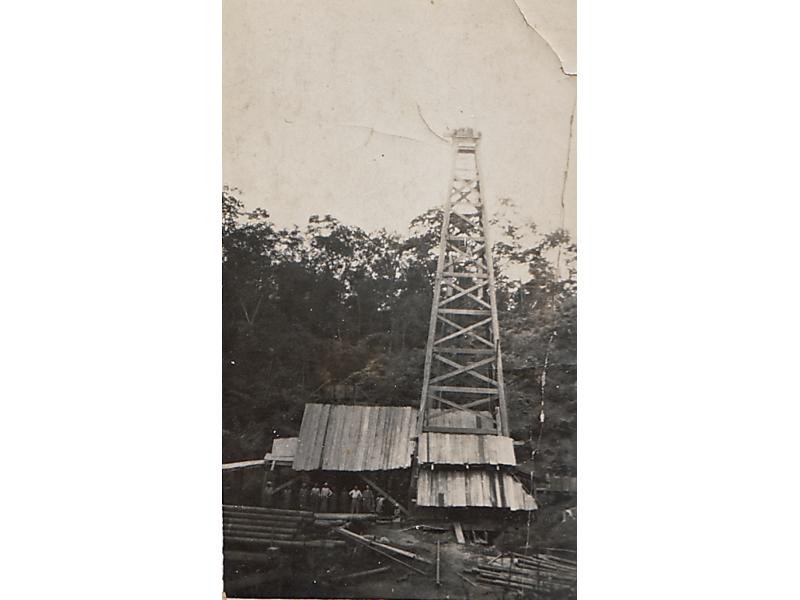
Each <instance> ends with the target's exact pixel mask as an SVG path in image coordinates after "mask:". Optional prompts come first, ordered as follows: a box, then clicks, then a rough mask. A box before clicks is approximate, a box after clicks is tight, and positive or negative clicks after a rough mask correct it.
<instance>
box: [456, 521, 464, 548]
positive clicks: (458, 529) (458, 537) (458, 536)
mask: <svg viewBox="0 0 800 600" xmlns="http://www.w3.org/2000/svg"><path fill="white" fill-rule="evenodd" d="M453 531H455V534H456V541H457V542H458V543H459V544H466V543H467V540H466V539H465V538H464V530H463V529H462V528H461V523H460V522H458V521H453Z"/></svg>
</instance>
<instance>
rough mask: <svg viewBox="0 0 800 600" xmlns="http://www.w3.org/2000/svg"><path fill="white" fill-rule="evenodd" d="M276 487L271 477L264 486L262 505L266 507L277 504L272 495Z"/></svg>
mask: <svg viewBox="0 0 800 600" xmlns="http://www.w3.org/2000/svg"><path fill="white" fill-rule="evenodd" d="M274 488H275V486H274V485H273V484H272V480H271V479H270V480H269V481H268V482H267V485H265V486H264V490H263V491H262V492H261V506H265V507H266V508H272V507H273V506H275V499H274V498H273V496H272V491H273V490H274Z"/></svg>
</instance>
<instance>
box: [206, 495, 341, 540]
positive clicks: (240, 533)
mask: <svg viewBox="0 0 800 600" xmlns="http://www.w3.org/2000/svg"><path fill="white" fill-rule="evenodd" d="M313 522H314V513H312V512H308V511H301V510H286V509H279V508H262V507H260V506H239V505H231V504H224V505H223V506H222V532H223V537H224V539H225V542H226V543H227V542H231V543H237V544H251V545H260V546H265V545H269V546H288V547H293V546H338V545H341V544H337V543H336V542H333V541H331V540H309V539H308V536H307V535H306V533H305V530H306V529H307V527H308V526H309V525H311V524H312V523H313Z"/></svg>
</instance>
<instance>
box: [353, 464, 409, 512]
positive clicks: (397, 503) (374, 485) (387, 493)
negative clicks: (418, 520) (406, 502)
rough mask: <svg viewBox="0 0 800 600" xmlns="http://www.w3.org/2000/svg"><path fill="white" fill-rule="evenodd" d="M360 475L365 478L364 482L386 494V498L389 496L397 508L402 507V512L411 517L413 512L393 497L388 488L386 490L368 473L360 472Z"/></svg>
mask: <svg viewBox="0 0 800 600" xmlns="http://www.w3.org/2000/svg"><path fill="white" fill-rule="evenodd" d="M359 476H360V477H361V479H363V480H364V482H365V483H366V484H367V485H369V486H370V487H371V488H373V489H374V490H375V491H376V492H378V493H379V494H383V495H384V496H386V498H387V499H388V500H391V501H392V504H394V505H395V506H396V507H397V508H399V509H400V512H402V513H403V514H404V515H406V516H407V517H410V516H411V513H410V512H408V511H407V510H406V508H405V507H404V506H403V505H402V504H400V503H399V502H398V501H397V500H395V499H394V498H392V497H391V496H390V495H389V492H387V491H386V490H384V489H383V488H381V487H379V486H378V484H377V483H375V482H374V481H372V480H371V479H370V478H369V477H367V476H366V475H363V474H361V473H359Z"/></svg>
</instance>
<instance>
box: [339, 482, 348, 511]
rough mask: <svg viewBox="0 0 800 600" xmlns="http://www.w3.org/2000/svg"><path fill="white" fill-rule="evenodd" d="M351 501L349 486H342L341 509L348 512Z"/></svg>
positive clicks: (340, 495) (340, 493)
mask: <svg viewBox="0 0 800 600" xmlns="http://www.w3.org/2000/svg"><path fill="white" fill-rule="evenodd" d="M349 502H350V495H349V494H348V493H347V486H346V485H343V486H342V491H341V492H339V511H340V512H343V513H346V512H347V507H348V505H349Z"/></svg>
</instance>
